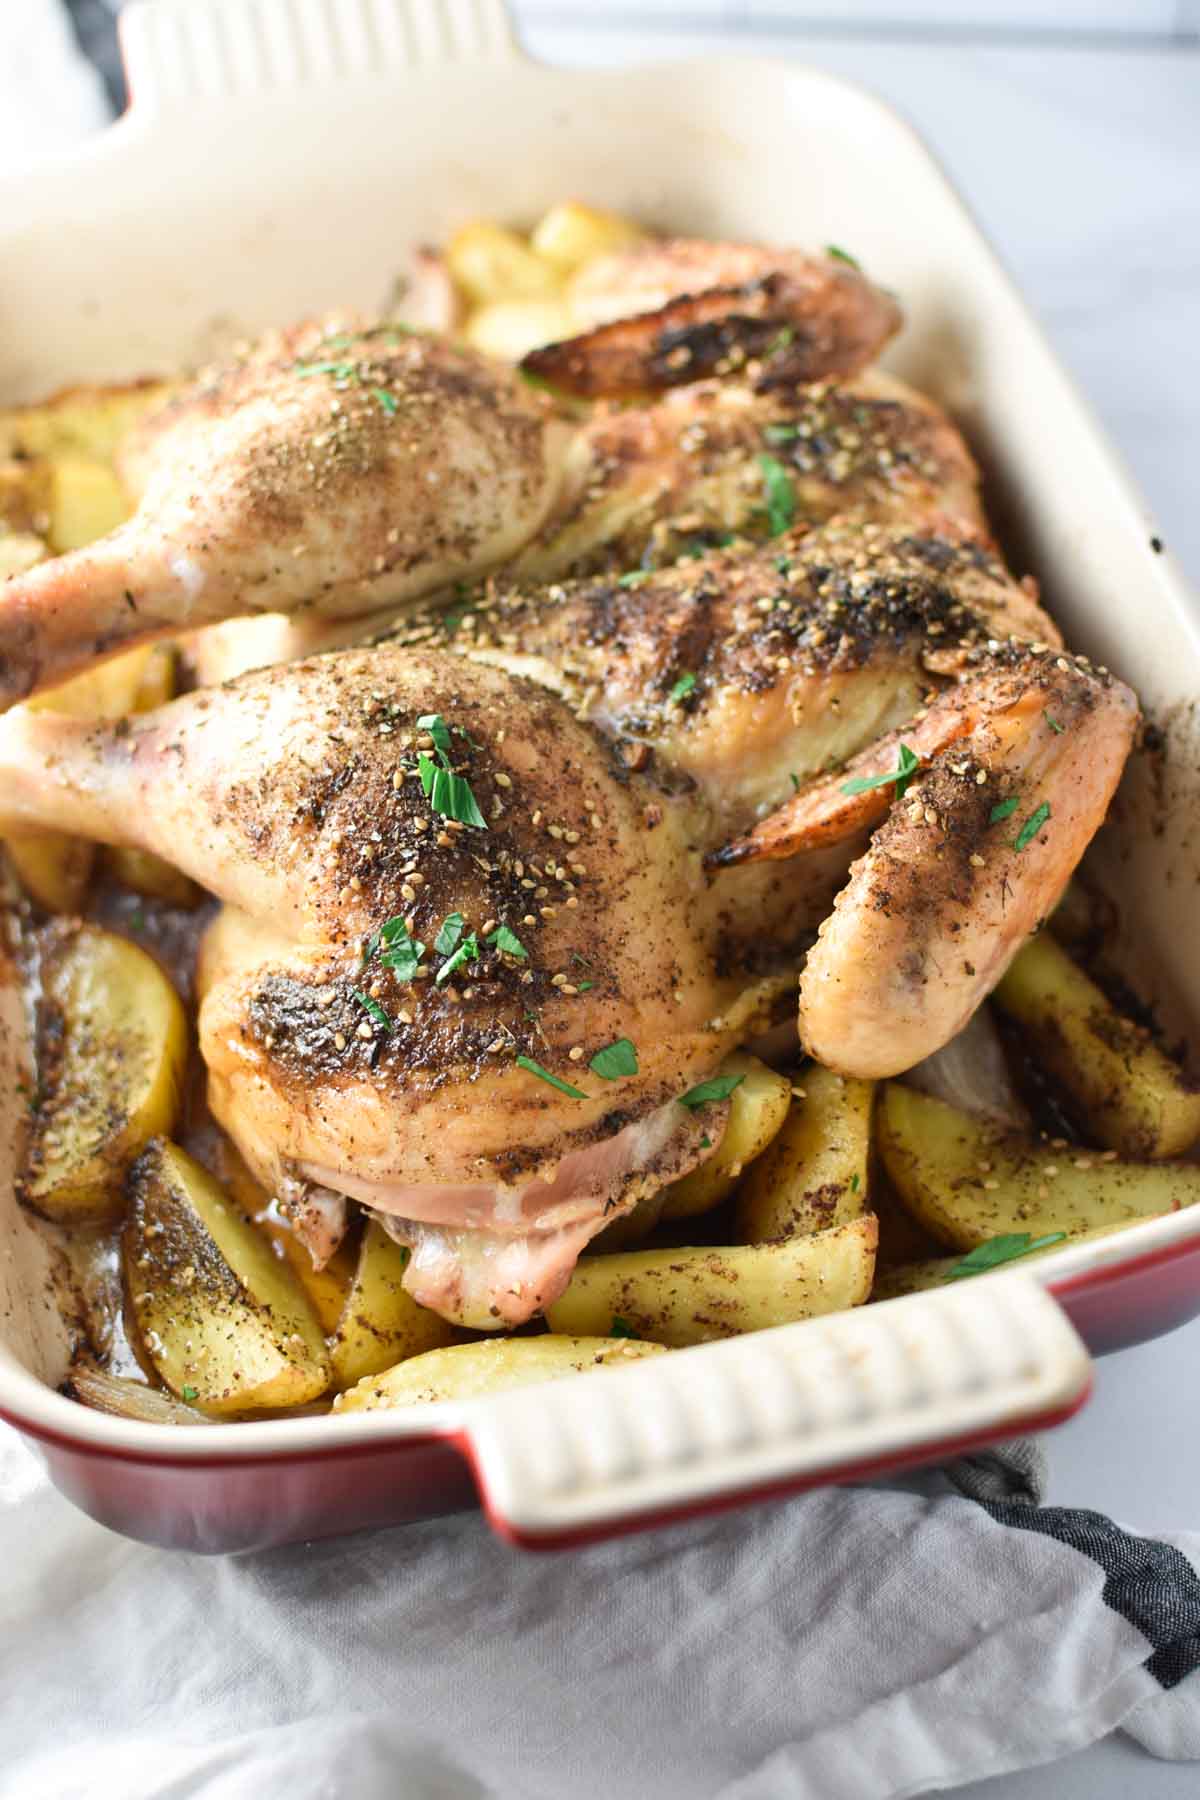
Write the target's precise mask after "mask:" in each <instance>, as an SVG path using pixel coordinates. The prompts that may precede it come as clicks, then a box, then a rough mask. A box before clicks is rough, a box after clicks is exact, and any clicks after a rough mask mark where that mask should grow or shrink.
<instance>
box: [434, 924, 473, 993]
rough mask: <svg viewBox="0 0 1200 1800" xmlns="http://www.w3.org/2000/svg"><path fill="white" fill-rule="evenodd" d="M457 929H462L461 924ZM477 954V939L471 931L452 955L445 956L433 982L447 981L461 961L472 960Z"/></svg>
mask: <svg viewBox="0 0 1200 1800" xmlns="http://www.w3.org/2000/svg"><path fill="white" fill-rule="evenodd" d="M459 929H460V930H461V929H462V927H461V925H460V927H459ZM478 955H479V939H478V938H477V937H476V936H475V933H474V932H471V934H470V936H469V937H465V938H464V939H463V941H462V943H461V944H460V945H459V946H458V949H457V950H456V951H455V952H454V954H453V955H452V956H448V957H447V958H446V961H445V962H444V963H443V964H442V966H441V968H440V969H439V970H438V972H437V974H436V975H435V976H434V980H435V982H442V981H448V980H449V978H450V976H451V975H453V973H454V971H455V969H457V968H458V967H459V966H460V965H461V964H462V963H465V962H474V961H475V959H476V957H477V956H478Z"/></svg>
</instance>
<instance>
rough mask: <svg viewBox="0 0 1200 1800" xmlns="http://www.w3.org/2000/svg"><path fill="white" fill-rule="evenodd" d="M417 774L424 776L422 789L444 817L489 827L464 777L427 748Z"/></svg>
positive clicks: (435, 809)
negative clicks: (440, 761) (429, 754)
mask: <svg viewBox="0 0 1200 1800" xmlns="http://www.w3.org/2000/svg"><path fill="white" fill-rule="evenodd" d="M417 773H418V774H419V775H420V777H421V789H422V791H423V793H424V795H425V798H426V799H427V800H428V802H429V804H430V806H431V807H432V808H433V810H434V812H436V813H441V815H442V817H443V818H444V819H457V820H458V822H459V824H461V825H474V826H475V827H476V829H477V830H479V831H486V830H487V820H486V819H485V818H484V816H483V814H482V813H481V812H480V810H479V802H478V801H477V800H476V798H475V795H474V793H473V792H472V790H471V784H470V782H469V781H467V780H466V779H465V777H464V776H462V775H456V774H455V773H454V771H453V769H447V768H444V767H441V766H439V764H437V763H435V762H434V760H433V758H432V757H431V756H426V755H425V752H424V751H422V752H421V754H420V755H419V756H418V758H417Z"/></svg>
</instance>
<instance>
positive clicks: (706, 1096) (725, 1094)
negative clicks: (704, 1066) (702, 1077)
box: [679, 1075, 746, 1112]
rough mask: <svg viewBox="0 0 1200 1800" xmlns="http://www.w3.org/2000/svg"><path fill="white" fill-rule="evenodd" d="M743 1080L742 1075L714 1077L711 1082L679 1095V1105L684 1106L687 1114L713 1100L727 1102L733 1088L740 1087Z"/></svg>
mask: <svg viewBox="0 0 1200 1800" xmlns="http://www.w3.org/2000/svg"><path fill="white" fill-rule="evenodd" d="M745 1079H746V1077H745V1076H744V1075H714V1076H713V1077H712V1079H711V1080H709V1081H702V1082H700V1084H699V1086H697V1087H694V1088H689V1089H688V1091H687V1093H686V1094H680V1096H679V1104H680V1106H686V1107H687V1109H688V1111H689V1112H695V1110H696V1108H697V1107H698V1106H707V1105H709V1103H710V1102H711V1101H713V1100H728V1098H729V1096H730V1094H732V1092H733V1090H734V1088H739V1087H741V1085H742V1083H743V1081H745Z"/></svg>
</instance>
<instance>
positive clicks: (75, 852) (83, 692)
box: [6, 647, 155, 913]
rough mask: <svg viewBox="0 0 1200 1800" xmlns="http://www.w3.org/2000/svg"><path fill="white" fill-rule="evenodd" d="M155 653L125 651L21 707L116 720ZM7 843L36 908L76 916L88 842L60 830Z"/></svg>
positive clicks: (25, 834)
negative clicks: (41, 907)
mask: <svg viewBox="0 0 1200 1800" xmlns="http://www.w3.org/2000/svg"><path fill="white" fill-rule="evenodd" d="M154 654H155V652H154V651H153V650H151V649H149V648H147V647H142V648H140V649H137V650H130V651H127V652H126V654H125V655H124V656H115V657H113V658H112V660H111V661H110V662H106V663H101V664H100V665H99V666H98V667H97V668H95V669H89V670H87V672H86V673H85V674H83V675H76V676H75V677H74V678H73V679H72V680H70V681H64V682H63V683H62V684H61V685H60V686H59V687H56V688H50V689H48V690H47V692H46V693H44V694H39V695H38V696H37V698H36V699H34V700H27V701H26V702H25V704H26V705H27V706H29V707H31V708H32V709H33V710H34V711H39V712H42V711H45V712H65V713H70V714H71V715H72V717H74V718H77V719H117V718H120V717H121V715H122V714H123V713H127V712H131V711H133V710H134V702H135V697H136V695H137V693H138V689H139V686H140V684H141V682H142V680H143V678H144V676H145V674H146V671H147V669H148V668H149V666H150V663H151V661H152V659H153V657H154ZM6 842H7V845H8V852H9V856H10V858H11V860H12V864H13V867H14V869H15V870H16V873H17V876H18V878H19V880H20V882H21V885H22V887H23V888H24V889H25V891H26V893H27V894H29V896H30V897H31V898H32V899H34V900H36V901H37V903H38V905H39V906H44V907H45V908H46V910H47V911H48V912H55V913H72V912H78V910H79V908H80V906H81V905H82V903H83V897H84V895H85V893H86V892H87V886H88V882H89V881H90V880H91V875H92V868H93V865H94V862H95V855H96V852H95V846H94V845H93V844H89V843H87V842H85V840H84V839H82V838H75V837H69V836H68V835H67V834H66V833H64V832H61V831H21V832H15V833H14V834H13V835H12V836H11V837H9V838H8V839H7V840H6Z"/></svg>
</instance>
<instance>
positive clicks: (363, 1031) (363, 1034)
mask: <svg viewBox="0 0 1200 1800" xmlns="http://www.w3.org/2000/svg"><path fill="white" fill-rule="evenodd" d="M357 1035H358V1036H359V1037H360V1038H369V1037H374V1035H375V1034H374V1032H373V1031H372V1030H371V1027H370V1026H369V1025H368V1024H367V1021H366V1020H365V1019H364V1020H363V1022H362V1024H361V1025H360V1026H359V1028H358V1034H357Z"/></svg>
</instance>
